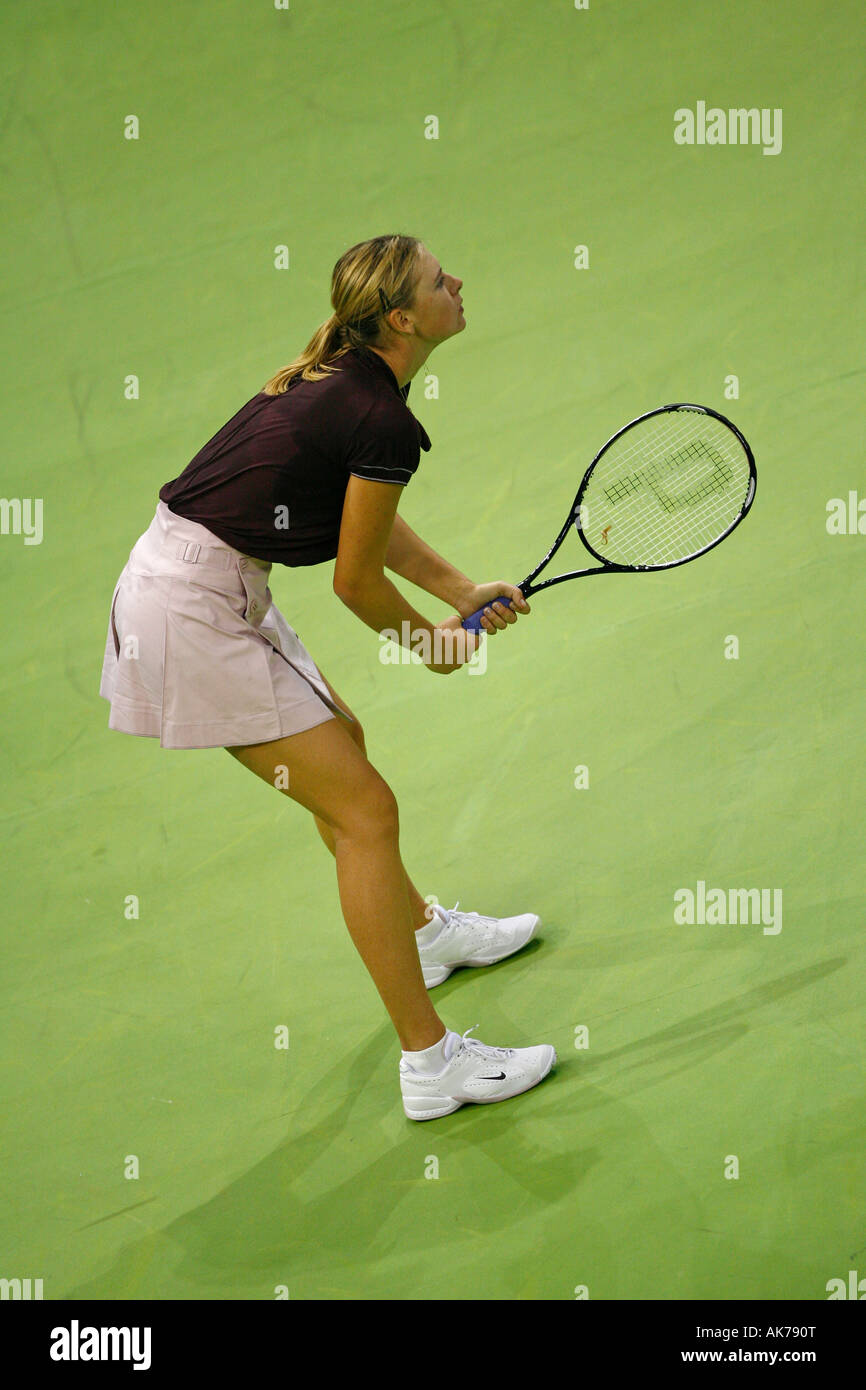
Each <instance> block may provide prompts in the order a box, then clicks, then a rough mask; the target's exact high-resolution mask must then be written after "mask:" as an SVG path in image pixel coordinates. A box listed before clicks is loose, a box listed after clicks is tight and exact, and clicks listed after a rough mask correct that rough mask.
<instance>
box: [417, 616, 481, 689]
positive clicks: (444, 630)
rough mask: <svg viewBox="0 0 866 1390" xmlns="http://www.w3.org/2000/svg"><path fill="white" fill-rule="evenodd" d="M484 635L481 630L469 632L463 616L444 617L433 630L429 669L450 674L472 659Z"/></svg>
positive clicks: (444, 674)
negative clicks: (431, 658) (431, 655)
mask: <svg viewBox="0 0 866 1390" xmlns="http://www.w3.org/2000/svg"><path fill="white" fill-rule="evenodd" d="M483 641H484V637H483V636H482V635H481V633H480V632H467V630H466V628H465V627H464V626H463V620H462V618H459V617H458V616H457V615H456V614H455V615H454V617H453V618H443V620H442V622H441V623H437V624H436V626H435V628H434V630H433V660H432V661H428V662H426V663H425V664H426V666H427V669H428V670H429V671H436V672H437V674H438V675H440V676H450V674H451V672H452V671H459V670H460V667H461V666H465V665H466V663H467V662H469V661H471V660H472V658H473V656H474V655H475V653H476V652H477V651H478V648H479V647H480V646H481V643H482V642H483Z"/></svg>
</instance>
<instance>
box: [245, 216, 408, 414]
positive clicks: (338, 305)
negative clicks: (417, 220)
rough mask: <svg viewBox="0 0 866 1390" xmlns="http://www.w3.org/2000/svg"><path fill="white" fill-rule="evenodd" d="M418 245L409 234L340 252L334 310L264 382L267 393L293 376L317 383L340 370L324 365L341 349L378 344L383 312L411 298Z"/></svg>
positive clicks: (276, 391) (374, 239)
mask: <svg viewBox="0 0 866 1390" xmlns="http://www.w3.org/2000/svg"><path fill="white" fill-rule="evenodd" d="M421 245H422V243H421V242H420V241H419V240H418V238H417V237H413V236H376V237H371V238H370V239H369V241H359V242H358V244H357V246H350V247H349V250H348V251H344V253H343V255H342V256H341V257H340V259H339V260H338V261H337V264H336V265H335V266H334V270H333V273H332V275H331V304H332V306H333V309H334V312H333V314H332V315H331V317H330V318H329V319H328V320H327V322H326V323H323V324H322V325H321V327H320V328H318V329H317V330H316V332H315V333H314V334H313V336H312V338H311V339H310V341H309V342H308V343H307V346H306V347H305V348H304V351H303V352H302V353H301V355H300V357H296V358H295V360H294V361H293V362H290V363H289V365H288V366H287V367H281V368H280V370H279V371H278V372H277V373H276V374H275V375H274V376H272V377H271V379H270V381H268V382H266V383H265V385H264V386H263V387H262V390H263V391H264V392H265V394H266V395H268V396H279V395H282V393H283V392H284V391H285V390H286V389H287V387H288V385H289V383H290V382H291V381H292V380H293V379H294V378H295V377H297V376H300V377H302V378H303V380H304V381H321V379H322V378H323V377H325V376H328V375H329V374H330V373H331V372H333V371H338V370H339V368H336V367H332V366H329V365H327V364H328V363H331V362H334V361H335V360H336V359H337V358H338V357H342V356H343V354H344V353H346V352H350V351H351V350H352V349H353V348H360V347H368V346H370V345H371V344H374V343H375V344H376V345H377V346H379V343H378V339H379V335H380V333H381V330H382V326H383V323H384V320H385V315H386V314H388V313H390V311H391V310H392V309H410V308H411V307H412V305H413V303H414V301H415V291H416V288H417V280H418V270H419V264H418V263H419V259H420V252H421Z"/></svg>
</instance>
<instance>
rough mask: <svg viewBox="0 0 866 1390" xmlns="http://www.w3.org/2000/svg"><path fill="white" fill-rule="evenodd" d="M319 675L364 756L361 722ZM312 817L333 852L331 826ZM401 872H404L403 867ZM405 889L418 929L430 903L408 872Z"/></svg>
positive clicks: (427, 915) (428, 915)
mask: <svg viewBox="0 0 866 1390" xmlns="http://www.w3.org/2000/svg"><path fill="white" fill-rule="evenodd" d="M319 675H320V676H322V680H323V681H324V682H325V685H326V686H327V688H328V690H329V691H330V694H331V699H332V700H333V701H334V702H335V704H337V705H339V707H340V709H342V710H345V711H346V713H347V714H351V715H352V718H353V720H354V723H353V724H346V725H345V726H344V727H345V729H346V732H347V733H348V734H350V735H351V737H352V738H353V739H354V741H355V743H357V745H358V747H359V748H360V750H361V752H362V753H363V754H364V755H365V756H366V753H367V745H366V743H365V742H364V730H363V728H362V727H361V723H360V721H359V719H358V716H357V715H356V714H353V713H352V711H351V710H350V709H349V706H348V705H347V704H346V702H345V700H342V699H341V698H340V696H339V695H338V694H337V692H336V690H335V689H334V687H333V686H332V685H331V682H330V681H329V680H328V679H327V677H325V676H323V675H322V672H321V671H319ZM314 819H315V822H316V829H317V830H318V832H319V834H320V835H321V837H322V839H323V840H324V842H325V844H326V845H327V847H328V849H329V850H330V851H331V853H332V854H335V853H336V851H335V848H334V836H333V833H332V831H331V827H330V826H329V825H328V824H327V822H326V821H323V820H322V819H321V818H320V817H319V816H316V817H315V818H314ZM403 872H404V873H406V870H405V868H404V870H403ZM406 891H407V892H408V894H409V910H410V914H411V919H412V926H413V927H414V929H415V931H420V930H421V928H422V927H426V926H427V923H428V922H429V921H430V919H431V916H432V913H431V911H430V904H429V903H428V902H427V901H426V900H425V899H424V898H422V896H421V894H420V893H419V892H418V889H417V888H416V887H415V885H414V883H413V882H412V880H411V878H410V877H409V875H408V874H406Z"/></svg>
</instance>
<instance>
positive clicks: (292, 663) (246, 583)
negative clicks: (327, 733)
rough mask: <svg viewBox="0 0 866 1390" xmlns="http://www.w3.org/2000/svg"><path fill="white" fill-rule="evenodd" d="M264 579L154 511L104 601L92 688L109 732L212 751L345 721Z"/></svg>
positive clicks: (199, 532)
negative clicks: (104, 622) (104, 705)
mask: <svg viewBox="0 0 866 1390" xmlns="http://www.w3.org/2000/svg"><path fill="white" fill-rule="evenodd" d="M270 571H271V566H270V564H269V563H267V562H266V561H264V560H255V559H253V558H252V557H251V556H249V555H243V554H242V553H241V552H240V551H239V550H235V549H234V548H233V547H232V546H230V545H226V543H225V542H224V541H221V540H219V538H218V537H217V536H215V535H214V534H213V533H212V532H211V531H208V530H207V528H206V527H204V526H201V525H199V523H198V522H195V521H187V520H186V519H185V518H184V517H180V516H177V515H176V514H175V513H174V512H172V511H171V510H170V509H169V508H168V507H167V506H166V504H165V503H164V502H162V501H160V502H159V503H158V505H157V509H156V514H155V516H154V518H153V521H152V522H151V524H150V526H149V527H148V529H147V531H145V532H144V534H143V535H142V536H140V537H139V539H138V540H137V541H136V543H135V545H134V546H133V548H132V551H131V552H130V556H129V559H128V561H127V562H126V564H125V566H124V568H123V570H122V572H121V574H120V578H119V579H118V581H117V584H116V585H115V589H114V593H113V595H112V599H111V611H110V615H109V620H108V633H107V635H106V640H105V654H104V659H103V666H102V679H101V682H100V687H99V693H100V695H101V696H102V697H103V699H105V700H108V701H109V703H110V705H111V710H110V714H109V719H108V727H109V728H110V729H115V730H117V731H119V732H121V733H126V734H138V735H141V736H142V737H144V738H158V739H159V741H160V744H161V745H162V746H163V747H164V748H217V747H237V746H239V745H241V744H249V743H267V742H270V741H271V740H273V739H277V738H283V737H284V736H285V735H287V734H296V733H302V732H303V731H304V730H305V729H311V728H313V727H314V726H315V725H316V724H322V723H324V721H325V720H326V719H333V718H334V716H335V715H337V716H339V717H340V718H342V719H347V718H348V716H347V715H346V714H345V713H344V711H343V710H341V709H340V708H339V706H337V705H336V704H334V702H333V700H332V698H331V696H330V694H329V692H328V689H327V686H326V685H325V683H324V680H323V679H322V674H321V672H320V671H319V669H318V667H317V666H316V663H315V662H314V661H313V658H312V657H311V656H310V654H309V652H308V651H307V649H306V647H305V646H304V645H303V643H302V641H301V639H300V638H299V636H298V634H297V633H296V632H295V631H294V629H293V628H291V627H290V626H289V624H288V623H287V622H286V619H285V618H284V617H283V615H282V613H281V612H280V611H279V609H278V608H277V607H276V605H275V604H274V602H273V600H272V597H271V591H270V589H269V588H268V576H269V574H270Z"/></svg>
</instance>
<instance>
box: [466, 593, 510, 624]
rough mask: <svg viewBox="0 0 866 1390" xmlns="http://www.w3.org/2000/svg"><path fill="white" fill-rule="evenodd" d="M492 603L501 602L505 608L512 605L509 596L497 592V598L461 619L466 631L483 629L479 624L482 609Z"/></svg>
mask: <svg viewBox="0 0 866 1390" xmlns="http://www.w3.org/2000/svg"><path fill="white" fill-rule="evenodd" d="M494 603H501V604H503V605H504V607H506V608H512V607H513V606H514V605H513V604H512V602H511V599H510V598H506V597H505V595H504V594H499V595H498V597H497V598H492V599H491V600H490V603H485V604H484V605H483V607H481V608H479V609H478V610H477V612H475V613H470V614H469V617H468V618H464V619H463V626H464V627H465V628H466V631H467V632H483V631H484V628H483V627H482V626H481V619H482V618H483V616H484V609H485V608H490V607H492V605H493V604H494Z"/></svg>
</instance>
